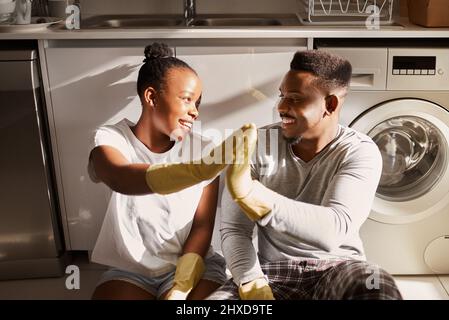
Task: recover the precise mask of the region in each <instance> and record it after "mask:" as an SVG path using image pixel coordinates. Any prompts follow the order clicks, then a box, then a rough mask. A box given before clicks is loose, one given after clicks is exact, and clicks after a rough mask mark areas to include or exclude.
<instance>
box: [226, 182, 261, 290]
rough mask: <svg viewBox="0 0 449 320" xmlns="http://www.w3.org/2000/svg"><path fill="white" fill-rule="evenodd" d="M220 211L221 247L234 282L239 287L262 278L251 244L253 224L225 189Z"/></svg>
mask: <svg viewBox="0 0 449 320" xmlns="http://www.w3.org/2000/svg"><path fill="white" fill-rule="evenodd" d="M221 210H222V213H221V227H220V232H221V245H222V250H223V255H224V257H225V259H226V263H227V265H228V267H229V269H230V271H231V273H232V276H233V278H234V282H235V283H236V284H237V285H240V284H242V283H245V282H248V281H252V280H254V279H257V278H260V277H262V276H263V275H264V274H263V272H262V269H261V267H260V264H259V259H258V257H257V254H256V250H255V249H254V246H253V242H252V238H253V231H254V226H255V223H254V222H252V221H251V220H250V219H248V218H247V217H246V215H245V214H243V212H242V211H241V209H240V207H239V206H238V205H237V204H236V203H235V202H234V200H233V199H232V198H231V196H230V194H229V191H228V189H227V188H224V189H223V196H222V200H221Z"/></svg>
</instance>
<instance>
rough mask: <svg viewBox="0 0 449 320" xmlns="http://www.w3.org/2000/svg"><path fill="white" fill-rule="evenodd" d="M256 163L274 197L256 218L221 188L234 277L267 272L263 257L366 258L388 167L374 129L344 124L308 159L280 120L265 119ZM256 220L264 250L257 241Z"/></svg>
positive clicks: (254, 172)
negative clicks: (363, 235)
mask: <svg viewBox="0 0 449 320" xmlns="http://www.w3.org/2000/svg"><path fill="white" fill-rule="evenodd" d="M251 170H252V176H253V178H254V179H257V180H259V181H260V182H261V183H262V184H263V185H264V186H265V187H266V188H268V189H266V190H267V191H268V192H264V193H265V196H268V197H271V198H272V200H273V202H274V203H275V204H274V207H273V210H272V211H271V212H270V213H269V214H268V215H267V216H265V217H264V218H263V219H261V220H260V221H257V223H254V222H252V221H251V220H249V218H247V217H246V215H245V214H244V213H243V212H242V211H241V210H240V208H239V206H238V205H237V204H236V203H235V202H234V201H233V200H232V198H231V197H230V195H229V192H228V191H227V189H225V190H224V191H223V197H222V221H221V228H220V231H221V239H222V249H223V254H224V256H225V258H226V261H227V264H228V266H229V268H230V270H231V273H232V275H233V277H234V281H235V282H236V284H241V283H244V282H247V281H251V280H253V279H255V278H257V277H260V276H263V273H262V270H261V268H260V264H259V258H260V262H262V263H263V262H267V261H279V260H287V259H293V260H301V259H304V258H309V259H310V258H312V259H358V260H364V259H365V256H364V250H363V245H362V242H361V240H360V236H359V229H360V226H361V225H362V223H363V222H364V221H365V220H366V219H367V217H368V215H369V212H370V210H371V205H372V202H373V199H374V195H375V192H376V188H377V185H378V183H379V179H380V174H381V171H382V157H381V155H380V152H379V149H378V148H377V146H376V145H375V143H374V142H373V141H372V140H371V139H370V138H369V137H368V136H366V135H364V134H362V133H359V132H357V131H355V130H353V129H351V128H347V127H343V126H339V128H338V133H337V136H336V137H335V139H334V140H332V141H331V142H330V143H329V144H328V145H327V146H326V147H325V148H324V149H323V150H322V151H321V152H320V153H319V154H317V155H316V156H315V157H314V158H313V159H312V160H311V161H309V162H304V161H303V160H301V159H300V158H298V157H296V156H295V155H294V153H293V151H292V149H291V145H290V144H288V143H287V142H286V141H285V140H284V138H283V137H282V132H281V127H280V125H279V124H273V125H270V126H266V127H264V128H261V129H259V130H258V147H257V153H255V154H254V157H253V164H252V166H251ZM270 190H272V191H270ZM255 225H257V227H258V228H257V230H258V247H259V252H258V256H257V255H256V252H255V249H254V246H253V244H252V235H253V230H254V226H255Z"/></svg>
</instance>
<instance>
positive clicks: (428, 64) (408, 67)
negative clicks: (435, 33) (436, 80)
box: [392, 56, 437, 76]
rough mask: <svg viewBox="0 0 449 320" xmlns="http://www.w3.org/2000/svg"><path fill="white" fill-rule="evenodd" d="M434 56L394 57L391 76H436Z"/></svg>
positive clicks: (435, 58)
mask: <svg viewBox="0 0 449 320" xmlns="http://www.w3.org/2000/svg"><path fill="white" fill-rule="evenodd" d="M436 61H437V57H435V56H394V57H393V70H392V71H393V75H423V76H432V75H435V74H436Z"/></svg>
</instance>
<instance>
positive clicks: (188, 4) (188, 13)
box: [184, 0, 196, 27]
mask: <svg viewBox="0 0 449 320" xmlns="http://www.w3.org/2000/svg"><path fill="white" fill-rule="evenodd" d="M195 16H196V1H195V0H184V19H185V23H186V27H188V26H190V24H191V23H192V22H193V20H194V19H195Z"/></svg>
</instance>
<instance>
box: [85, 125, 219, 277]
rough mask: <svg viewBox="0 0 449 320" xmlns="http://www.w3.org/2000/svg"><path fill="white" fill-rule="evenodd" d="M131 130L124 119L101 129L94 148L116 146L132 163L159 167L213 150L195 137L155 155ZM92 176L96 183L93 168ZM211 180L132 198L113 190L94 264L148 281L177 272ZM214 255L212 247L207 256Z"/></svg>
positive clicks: (205, 141)
mask: <svg viewBox="0 0 449 320" xmlns="http://www.w3.org/2000/svg"><path fill="white" fill-rule="evenodd" d="M130 126H134V123H132V122H131V121H129V120H128V119H123V120H122V121H120V122H119V123H117V124H115V125H107V126H103V127H100V128H99V129H98V130H97V131H96V133H95V138H94V145H93V147H96V146H100V145H108V146H112V147H114V148H116V149H117V150H119V151H120V152H121V153H122V154H123V156H124V157H125V158H126V159H127V160H128V161H129V162H130V163H151V164H157V163H170V162H181V161H186V160H192V159H199V158H200V157H201V154H202V152H203V154H204V152H205V150H210V148H211V147H212V146H213V145H212V144H211V141H210V140H207V139H206V138H204V137H202V136H200V135H198V134H196V133H191V134H189V135H187V136H186V137H185V138H184V139H183V140H182V141H181V142H176V143H175V145H174V146H173V147H172V148H171V149H170V150H169V151H167V152H165V153H154V152H152V151H150V150H149V149H148V148H147V147H146V146H145V145H144V144H143V143H142V142H141V141H140V140H139V139H137V137H136V136H135V135H134V133H133V132H132V131H131V129H130ZM181 151H182V152H181ZM189 152H190V154H189ZM179 156H181V158H179ZM89 174H90V176H91V179H92V180H93V181H94V182H98V180H97V179H96V178H95V173H94V172H93V169H92V165H91V164H89ZM212 181H213V179H212V180H209V181H204V182H202V183H199V184H197V185H195V186H192V187H190V188H187V189H184V190H182V191H180V192H176V193H172V194H169V195H159V194H149V195H141V196H130V195H125V194H121V193H117V192H114V191H113V192H112V195H111V199H110V201H109V205H108V209H107V211H106V215H105V218H104V221H103V225H102V227H101V231H100V234H99V236H98V239H97V242H96V244H95V248H94V251H93V253H92V261H94V262H97V263H100V264H104V265H109V266H113V267H116V268H120V269H123V270H127V271H131V272H136V273H140V274H143V275H146V276H149V277H156V276H159V275H161V274H164V273H167V272H170V271H172V270H174V269H175V268H176V262H177V260H178V258H179V257H180V255H181V253H182V248H183V245H184V243H185V241H186V239H187V237H188V235H189V232H190V229H191V226H192V221H193V217H194V214H195V211H196V208H197V206H198V203H199V200H200V198H201V195H202V191H203V188H204V187H205V186H206V185H208V184H209V183H210V182H212ZM213 253H214V251H213V248H212V247H210V248H209V252H208V254H207V256H206V258H208V257H210V256H212V255H213Z"/></svg>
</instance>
